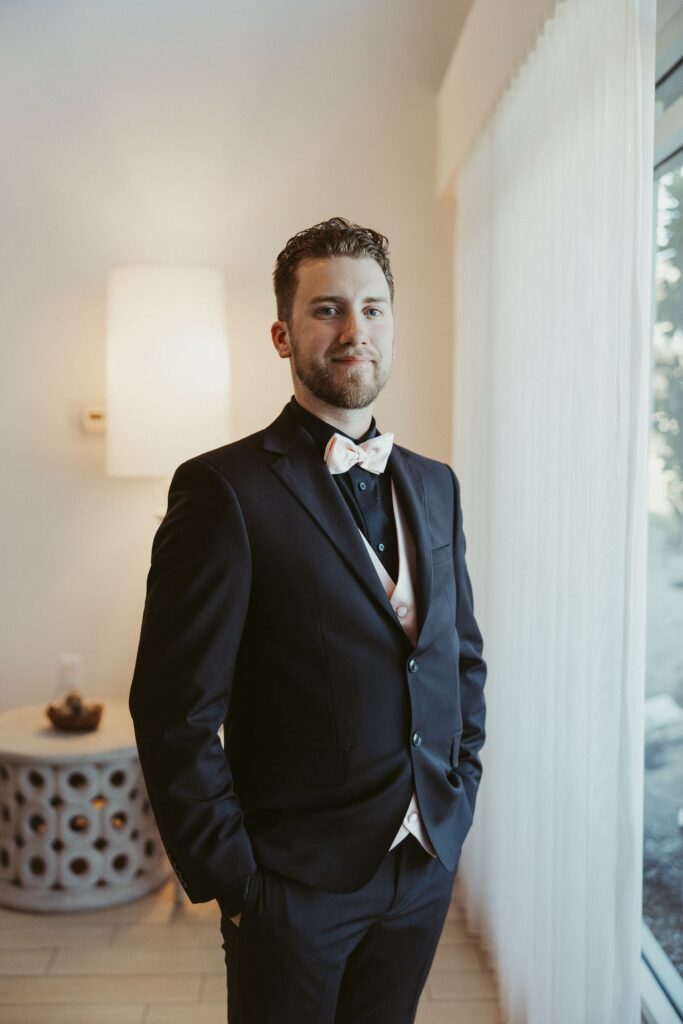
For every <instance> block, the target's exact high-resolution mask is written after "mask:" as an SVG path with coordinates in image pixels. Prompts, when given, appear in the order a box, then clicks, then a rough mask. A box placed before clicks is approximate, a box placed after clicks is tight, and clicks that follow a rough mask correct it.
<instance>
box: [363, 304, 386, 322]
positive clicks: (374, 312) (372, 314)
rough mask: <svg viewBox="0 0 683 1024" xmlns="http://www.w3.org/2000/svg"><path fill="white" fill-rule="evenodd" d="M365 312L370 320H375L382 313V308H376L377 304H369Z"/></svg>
mask: <svg viewBox="0 0 683 1024" xmlns="http://www.w3.org/2000/svg"><path fill="white" fill-rule="evenodd" d="M365 312H366V313H367V315H368V316H369V317H370V318H371V319H372V320H376V319H377V318H378V317H380V316H381V315H382V310H381V309H378V308H377V306H371V307H370V308H369V309H366V310H365Z"/></svg>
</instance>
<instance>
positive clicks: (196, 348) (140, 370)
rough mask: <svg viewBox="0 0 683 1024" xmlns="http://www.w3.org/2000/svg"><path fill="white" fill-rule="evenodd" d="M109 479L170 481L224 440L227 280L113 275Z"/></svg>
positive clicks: (212, 274) (214, 274)
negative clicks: (177, 470)
mask: <svg viewBox="0 0 683 1024" xmlns="http://www.w3.org/2000/svg"><path fill="white" fill-rule="evenodd" d="M106 373H107V411H106V436H107V473H108V474H109V475H110V476H125V477H157V478H159V477H161V478H168V477H170V476H171V474H172V473H173V471H174V470H175V468H176V467H177V466H178V465H179V463H181V462H183V461H184V460H185V459H187V458H190V457H191V456H193V455H198V454H199V453H200V452H203V451H207V450H208V449H210V448H216V447H218V446H219V445H222V444H226V443H227V440H228V436H227V434H228V389H229V360H228V347H227V330H226V316H225V297H224V286H223V278H222V275H221V274H220V272H219V271H216V270H204V269H199V268H185V267H126V268H122V269H118V270H112V271H111V272H110V274H109V278H108V288H107V359H106Z"/></svg>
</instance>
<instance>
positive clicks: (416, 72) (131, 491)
mask: <svg viewBox="0 0 683 1024" xmlns="http://www.w3.org/2000/svg"><path fill="white" fill-rule="evenodd" d="M455 6H458V5H455ZM467 6H468V3H467V2H464V3H461V4H460V5H459V8H460V9H461V11H462V12H464V11H465V10H466V8H467ZM443 7H444V5H443V4H442V3H440V2H439V3H435V4H434V7H433V8H430V7H429V5H426V4H425V3H424V2H422V3H421V2H420V0H364V2H360V0H352V2H348V0H346V2H344V3H327V2H323V3H321V2H313V0H296V2H295V3H292V4H287V5H284V4H280V3H275V2H272V3H270V4H269V3H266V2H264V0H258V2H254V0H252V2H251V4H250V5H247V4H244V3H242V4H237V3H234V2H223V3H218V2H215V0H213V2H212V0H193V2H192V3H189V2H187V0H184V2H183V0H165V2H164V3H163V4H160V3H153V2H151V0H143V2H140V0H134V2H132V0H117V2H115V3H114V2H111V0H109V2H104V0H69V2H62V3H59V4H57V3H54V2H43V3H39V2H33V0H24V2H22V3H21V4H14V5H9V4H5V5H3V8H2V11H1V12H0V96H2V103H1V104H0V137H1V138H2V140H3V160H2V162H1V164H0V195H1V196H2V199H1V201H0V360H1V361H0V416H1V420H0V431H1V433H0V436H1V437H2V440H3V449H2V456H3V457H2V490H1V492H0V493H1V494H2V513H1V516H2V518H1V520H0V525H1V531H0V535H1V538H2V540H1V547H0V558H1V563H0V564H1V566H2V570H1V578H2V585H1V586H2V589H1V592H0V594H1V600H2V608H1V609H0V610H1V614H0V622H1V624H2V625H1V632H0V658H1V661H0V710H1V709H3V708H7V707H12V706H14V705H17V704H21V703H25V702H29V701H45V700H47V699H50V698H52V697H53V696H54V683H55V666H56V659H57V656H58V654H59V653H60V652H81V653H82V654H83V655H84V658H85V666H86V691H87V692H88V693H89V694H101V695H104V696H112V695H118V696H122V697H123V696H127V693H128V686H129V683H130V677H131V672H132V666H133V662H134V657H135V650H136V644H137V637H138V632H139V625H140V616H141V612H142V606H143V601H144V588H145V578H146V573H147V568H148V564H149V550H150V545H151V541H152V536H153V533H154V530H155V527H156V523H155V521H154V518H153V509H154V505H155V495H154V490H155V485H154V483H153V482H151V481H149V482H148V481H134V480H120V479H110V478H108V477H106V476H105V474H104V441H103V439H102V438H99V437H96V436H91V435H86V434H83V433H82V432H80V430H79V427H78V410H79V407H80V405H81V403H83V402H85V401H88V400H94V401H98V400H99V401H101V400H102V399H103V397H104V340H105V335H104V316H105V308H104V299H105V293H104V289H105V277H106V273H107V271H108V270H109V269H110V268H111V267H114V266H121V265H126V264H130V263H145V262H160V263H173V262H179V263H193V262H194V263H198V264H204V265H210V266H211V265H213V266H216V267H219V268H221V269H222V270H223V271H224V273H225V278H226V282H227V295H228V303H229V317H230V331H231V346H232V348H231V352H232V355H231V359H232V392H233V393H232V400H233V415H232V424H231V429H230V431H229V432H228V433H227V434H226V442H227V441H229V440H231V439H234V438H236V437H239V436H241V435H243V434H245V433H247V432H249V431H252V430H256V429H258V428H260V427H262V426H264V425H265V424H266V423H268V422H270V421H271V420H272V419H273V418H274V416H275V415H276V414H277V413H278V412H279V410H280V409H281V407H282V406H283V405H284V403H285V402H286V401H287V400H288V398H289V395H290V393H291V387H290V381H289V377H288V367H287V364H285V363H283V362H281V361H280V360H279V359H278V358H277V357H276V355H275V353H274V351H273V350H272V347H271V344H270V338H269V333H268V328H269V325H270V323H271V321H272V319H274V303H273V299H272V292H271V273H272V267H273V263H274V259H275V256H276V255H277V253H278V251H279V249H280V248H281V247H282V246H283V245H284V243H285V241H286V240H287V238H288V237H289V236H290V235H291V234H293V233H294V232H295V231H297V230H299V229H300V228H302V227H305V226H308V225H310V224H312V223H314V222H316V221H318V220H321V219H324V218H326V217H328V216H332V215H335V214H341V215H343V216H347V217H349V218H351V219H354V220H357V221H359V222H360V223H367V224H369V225H371V226H373V227H376V228H378V229H380V230H382V231H384V232H385V233H386V234H388V236H389V238H390V241H391V248H392V253H393V269H394V275H395V279H396V286H397V298H396V317H397V325H398V329H397V353H398V354H397V363H396V367H395V371H394V374H393V377H392V380H391V382H390V384H389V385H388V387H387V390H386V392H385V395H384V396H382V398H381V401H380V403H379V404H378V422H379V425H380V427H381V428H382V429H385V430H386V429H391V430H393V431H394V432H395V433H396V435H397V439H398V440H399V441H400V442H402V443H405V444H408V445H409V446H411V447H414V448H416V449H418V450H421V451H423V452H425V453H427V454H431V455H434V456H436V457H438V458H444V459H446V458H448V457H449V456H450V437H449V433H450V419H451V408H450V379H451V365H450V361H451V354H450V324H451V312H450V303H451V296H450V229H451V224H450V217H451V211H450V208H449V206H448V205H447V203H446V201H441V202H439V201H437V200H436V199H435V197H434V187H433V181H434V130H435V119H434V95H435V92H436V89H437V87H438V84H439V79H440V77H441V74H442V72H443V70H444V68H445V63H446V60H447V57H448V54H449V51H450V48H451V47H450V45H447V43H446V41H445V40H447V39H448V38H449V35H448V33H450V37H451V38H452V37H454V34H455V32H457V31H458V30H459V27H460V25H461V24H462V17H464V14H462V16H458V17H454V16H453V9H454V5H449V9H448V12H444V10H443Z"/></svg>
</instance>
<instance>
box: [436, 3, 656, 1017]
mask: <svg viewBox="0 0 683 1024" xmlns="http://www.w3.org/2000/svg"><path fill="white" fill-rule="evenodd" d="M654 41H655V0H600V3H598V2H594V0H593V2H589V0H566V2H562V3H560V4H558V6H557V8H556V10H555V13H554V15H553V17H552V18H550V19H549V20H548V21H547V22H546V24H545V26H544V28H543V30H542V32H541V34H540V36H539V38H538V40H537V42H536V45H535V47H534V49H533V51H532V52H531V53H530V54H529V56H528V57H527V59H526V61H525V63H524V65H523V66H522V67H521V68H520V69H519V71H518V73H517V75H516V76H515V79H514V81H513V82H512V83H511V84H510V86H509V88H508V89H507V90H506V92H505V93H504V95H503V96H502V97H501V99H500V101H499V104H498V106H497V108H496V110H495V111H494V113H493V114H492V116H491V118H490V119H489V121H488V122H487V124H486V125H485V127H484V129H483V131H482V133H481V135H480V136H479V138H478V140H477V142H476V144H475V146H474V148H473V149H472V151H471V152H470V154H469V156H468V158H467V160H466V161H465V163H464V164H463V166H462V167H461V169H460V173H459V177H458V183H457V226H456V251H455V278H456V282H455V305H456V308H455V324H456V357H455V385H454V387H455V423H454V434H455V447H454V465H455V468H456V472H457V473H458V475H459V478H460V480H461V483H462V494H463V509H464V520H465V532H466V534H467V538H468V562H469V565H470V572H471V575H472V578H473V585H474V592H475V603H476V608H477V615H478V619H479V621H480V624H481V627H482V632H483V635H484V642H485V652H484V653H485V657H486V660H487V663H488V667H489V677H488V683H487V708H488V714H487V740H486V745H485V747H484V750H483V764H484V773H483V778H482V784H481V787H480V791H479V797H478V803H477V812H476V815H475V822H474V826H473V828H472V831H471V833H470V836H469V837H468V840H467V843H466V845H465V848H464V851H463V855H462V860H461V867H460V871H459V877H460V887H461V892H462V894H463V898H464V901H465V909H466V913H467V919H468V924H469V926H470V927H471V928H472V930H473V931H475V932H478V933H480V934H481V937H482V941H483V944H484V946H485V947H486V948H487V949H488V950H489V951H490V955H491V958H492V961H493V965H494V967H495V969H496V971H497V974H498V979H499V983H500V987H501V997H502V1001H503V1009H504V1012H505V1014H506V1019H507V1021H508V1022H509V1024H638V1022H639V1021H640V1008H639V1003H640V1000H639V967H638V965H639V958H640V917H641V874H642V790H643V694H644V666H645V578H646V541H647V500H646V497H647V496H646V487H647V473H646V470H647V438H648V415H649V401H650V397H649V396H650V388H649V367H650V322H651V320H650V312H651V309H650V295H651V273H652V272H651V261H652V255H651V253H652V250H651V237H652V235H651V218H652V187H653V186H652V161H653V142H652V135H653V116H654Z"/></svg>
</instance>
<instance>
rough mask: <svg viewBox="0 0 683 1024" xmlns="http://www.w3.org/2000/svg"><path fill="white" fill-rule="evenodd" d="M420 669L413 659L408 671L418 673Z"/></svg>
mask: <svg viewBox="0 0 683 1024" xmlns="http://www.w3.org/2000/svg"><path fill="white" fill-rule="evenodd" d="M419 667H420V666H419V664H418V662H417V661H416V660H415V658H411V659H410V661H409V662H408V671H409V672H417V670H418V669H419Z"/></svg>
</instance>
